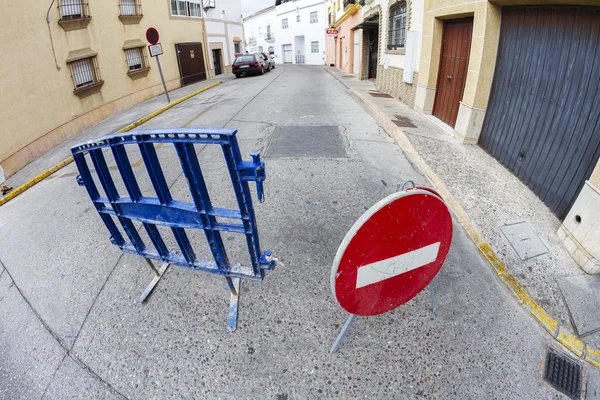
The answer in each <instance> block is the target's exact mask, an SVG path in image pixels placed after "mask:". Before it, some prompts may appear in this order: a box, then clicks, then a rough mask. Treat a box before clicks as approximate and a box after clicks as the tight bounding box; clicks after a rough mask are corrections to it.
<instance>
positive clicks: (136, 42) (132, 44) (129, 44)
mask: <svg viewBox="0 0 600 400" xmlns="http://www.w3.org/2000/svg"><path fill="white" fill-rule="evenodd" d="M138 47H146V43H144V42H142V41H141V40H140V39H132V40H126V41H125V43H124V44H123V50H127V49H135V48H138Z"/></svg>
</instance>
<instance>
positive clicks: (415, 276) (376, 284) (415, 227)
mask: <svg viewBox="0 0 600 400" xmlns="http://www.w3.org/2000/svg"><path fill="white" fill-rule="evenodd" d="M451 242H452V217H451V216H450V212H449V211H448V207H447V206H446V204H445V203H444V201H443V200H442V199H441V198H440V197H439V196H437V195H436V193H435V191H432V190H428V189H425V188H423V189H422V188H414V189H410V190H407V191H402V192H398V193H394V194H392V195H390V196H388V197H386V198H385V199H383V200H381V201H380V202H379V203H377V204H375V205H374V206H373V207H371V208H370V209H369V210H368V211H367V212H366V213H364V214H363V216H362V217H360V218H359V220H358V221H356V223H355V224H354V225H353V226H352V228H351V229H350V231H348V233H347V234H346V237H345V238H344V240H343V241H342V244H341V245H340V247H339V249H338V251H337V254H336V256H335V259H334V261H333V267H332V270H331V290H332V292H333V295H334V297H335V299H336V300H337V301H338V303H340V305H341V306H342V308H344V309H345V310H346V311H348V312H349V313H352V314H355V315H360V316H372V315H379V314H383V313H385V312H388V311H391V310H393V309H395V308H396V307H398V306H400V305H402V304H404V303H406V302H407V301H409V300H410V299H412V298H413V297H415V296H416V295H417V294H419V292H421V291H422V290H423V289H424V288H425V287H426V286H427V285H428V284H429V283H430V282H431V281H432V280H433V278H435V276H436V275H437V273H438V272H439V270H440V268H441V267H442V264H444V261H445V260H446V256H447V255H448V251H449V250H450V244H451Z"/></svg>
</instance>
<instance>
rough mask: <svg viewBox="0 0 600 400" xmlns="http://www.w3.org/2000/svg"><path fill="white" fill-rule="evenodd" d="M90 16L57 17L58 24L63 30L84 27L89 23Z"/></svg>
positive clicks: (74, 29)
mask: <svg viewBox="0 0 600 400" xmlns="http://www.w3.org/2000/svg"><path fill="white" fill-rule="evenodd" d="M91 20H92V17H85V18H75V19H59V20H58V24H59V25H60V27H61V28H63V29H64V30H65V32H69V31H76V30H78V29H85V28H87V26H88V25H89V23H90V21H91Z"/></svg>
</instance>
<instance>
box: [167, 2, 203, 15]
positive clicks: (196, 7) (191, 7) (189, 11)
mask: <svg viewBox="0 0 600 400" xmlns="http://www.w3.org/2000/svg"><path fill="white" fill-rule="evenodd" d="M171 15H174V16H180V17H201V16H202V4H201V0H171Z"/></svg>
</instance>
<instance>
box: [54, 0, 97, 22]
mask: <svg viewBox="0 0 600 400" xmlns="http://www.w3.org/2000/svg"><path fill="white" fill-rule="evenodd" d="M58 11H59V12H60V19H62V20H66V19H77V18H86V17H89V16H90V13H89V8H88V3H87V1H83V0H60V1H59V3H58Z"/></svg>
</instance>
